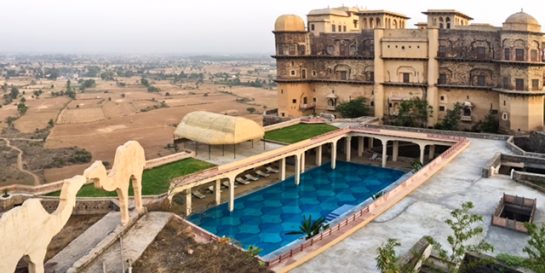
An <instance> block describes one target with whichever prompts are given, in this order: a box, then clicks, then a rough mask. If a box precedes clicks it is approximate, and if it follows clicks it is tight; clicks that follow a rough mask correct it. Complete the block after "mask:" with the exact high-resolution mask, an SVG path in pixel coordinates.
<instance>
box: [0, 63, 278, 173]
mask: <svg viewBox="0 0 545 273" xmlns="http://www.w3.org/2000/svg"><path fill="white" fill-rule="evenodd" d="M173 70H176V71H178V72H181V71H182V69H180V68H173ZM183 70H184V71H185V73H204V74H207V73H208V75H211V74H213V73H218V72H228V73H232V72H240V73H247V72H248V71H253V70H254V68H252V66H245V65H244V64H242V65H241V64H236V63H233V64H231V63H224V64H212V65H207V66H198V67H195V68H191V67H185V68H183ZM254 75H255V74H254ZM255 77H261V78H266V77H267V76H266V75H261V76H259V75H255ZM255 77H254V78H255ZM140 80H141V77H140V76H137V77H132V78H120V79H119V81H120V82H122V83H123V84H125V86H121V85H120V84H118V83H116V82H114V81H103V80H101V79H100V78H95V81H96V86H95V87H93V88H87V89H86V90H85V91H84V92H80V91H78V92H77V95H76V99H70V98H68V97H67V96H58V97H53V96H52V92H60V91H63V90H65V88H66V79H58V80H55V81H53V80H39V81H37V82H36V81H34V80H33V79H32V78H29V77H27V78H25V77H19V78H10V79H9V81H8V82H7V83H8V84H9V85H10V86H11V85H13V86H16V87H18V88H19V90H20V92H21V93H22V92H24V95H23V96H24V97H25V99H26V102H25V103H26V105H27V106H28V111H27V112H26V113H25V114H24V115H23V116H21V117H19V118H18V119H17V120H16V121H15V123H14V125H15V128H16V129H18V130H19V131H21V132H22V133H31V132H34V131H35V130H36V129H43V128H46V127H47V126H48V122H49V120H54V122H55V126H54V127H53V128H52V129H51V133H50V134H49V136H48V138H47V141H46V143H45V148H65V147H75V146H77V147H81V148H84V149H86V150H88V151H90V152H91V154H92V156H93V160H103V161H110V162H111V161H112V160H113V156H114V153H115V149H116V148H117V146H119V145H121V144H123V143H124V142H126V141H128V140H137V141H139V142H140V143H141V144H142V145H143V146H144V149H145V150H146V157H147V158H148V159H151V158H156V157H160V156H164V155H167V154H170V153H173V152H174V151H173V150H172V149H168V148H166V146H167V144H169V143H171V142H172V136H173V132H174V129H175V127H176V125H177V124H178V123H179V122H180V121H181V119H182V118H183V117H184V115H185V114H187V113H189V112H192V111H211V112H218V113H224V114H229V115H237V116H244V117H248V118H250V119H253V120H255V121H256V122H259V123H261V121H262V116H261V113H262V112H263V111H264V110H266V109H268V108H275V107H276V91H275V90H268V89H263V88H253V87H244V86H233V87H228V86H224V85H216V84H213V83H204V84H200V85H199V86H198V88H197V85H196V84H195V83H194V82H178V83H176V84H173V83H172V82H171V81H170V80H162V81H159V80H150V84H151V85H153V86H155V87H157V88H159V89H160V92H155V93H150V92H148V91H147V88H145V87H143V86H142V85H140ZM31 82H32V84H31ZM72 86H73V87H74V88H77V80H72ZM40 89H41V90H42V91H43V94H42V95H41V96H40V97H39V98H35V97H34V96H33V92H34V91H37V90H40ZM250 108H253V109H250ZM248 109H249V110H250V111H254V112H253V113H252V114H250V111H248ZM10 116H12V117H15V116H18V113H17V106H16V102H15V101H14V103H13V104H10V105H3V106H2V107H1V108H0V121H1V122H0V129H1V128H5V127H6V126H7V124H6V122H5V120H6V118H7V117H10ZM84 168H85V164H83V165H73V166H67V167H64V168H53V169H46V170H44V175H45V179H46V182H54V181H57V180H60V179H64V178H67V177H71V176H73V175H76V174H78V173H79V172H80V171H81V170H83V169H84ZM21 180H25V178H23V177H21Z"/></svg>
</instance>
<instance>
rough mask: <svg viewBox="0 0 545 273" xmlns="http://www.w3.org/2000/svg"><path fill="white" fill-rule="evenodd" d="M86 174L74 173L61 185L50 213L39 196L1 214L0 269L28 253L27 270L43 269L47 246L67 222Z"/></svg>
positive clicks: (38, 272)
mask: <svg viewBox="0 0 545 273" xmlns="http://www.w3.org/2000/svg"><path fill="white" fill-rule="evenodd" d="M85 182H86V180H85V177H83V176H81V175H77V176H74V177H72V178H71V179H68V180H67V181H65V182H64V183H63V185H62V190H61V195H60V198H59V205H58V207H57V209H56V210H55V211H54V212H53V213H51V214H49V213H48V212H47V211H46V210H45V209H44V207H43V206H42V204H41V203H40V199H35V198H33V199H28V200H26V201H25V202H24V203H23V205H22V206H20V207H16V208H13V209H11V210H9V211H7V212H6V213H4V214H3V215H2V218H0V242H2V243H1V244H0V257H1V259H2V262H1V263H0V272H14V271H15V269H16V267H17V263H18V262H19V260H20V259H21V257H25V256H26V257H28V259H29V263H28V271H29V272H30V273H43V272H44V259H45V254H46V252H47V246H48V245H49V243H50V242H51V239H53V236H55V235H56V234H57V233H59V232H60V231H61V229H62V228H63V227H64V225H66V222H68V219H69V218H70V215H72V210H73V209H74V206H75V205H76V194H77V193H78V191H79V189H80V188H81V187H82V186H83V184H85Z"/></svg>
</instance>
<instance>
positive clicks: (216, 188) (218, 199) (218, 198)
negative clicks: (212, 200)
mask: <svg viewBox="0 0 545 273" xmlns="http://www.w3.org/2000/svg"><path fill="white" fill-rule="evenodd" d="M214 194H215V195H216V205H219V204H220V203H221V179H216V185H215V186H214Z"/></svg>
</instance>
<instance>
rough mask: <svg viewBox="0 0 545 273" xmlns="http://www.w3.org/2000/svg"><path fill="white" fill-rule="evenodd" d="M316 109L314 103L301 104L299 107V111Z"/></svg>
mask: <svg viewBox="0 0 545 273" xmlns="http://www.w3.org/2000/svg"><path fill="white" fill-rule="evenodd" d="M315 107H316V103H314V102H311V103H301V104H300V105H299V109H300V110H308V109H313V108H315Z"/></svg>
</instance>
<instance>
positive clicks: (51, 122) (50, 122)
mask: <svg viewBox="0 0 545 273" xmlns="http://www.w3.org/2000/svg"><path fill="white" fill-rule="evenodd" d="M47 126H48V127H49V128H53V126H55V122H54V121H53V119H49V121H48V122H47Z"/></svg>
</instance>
